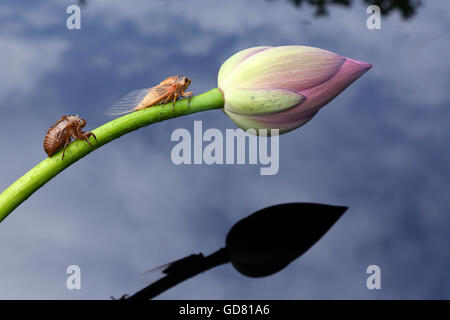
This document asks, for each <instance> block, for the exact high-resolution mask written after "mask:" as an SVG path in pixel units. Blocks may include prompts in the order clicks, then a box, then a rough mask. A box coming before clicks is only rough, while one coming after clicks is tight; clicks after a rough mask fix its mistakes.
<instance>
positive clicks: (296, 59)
mask: <svg viewBox="0 0 450 320" xmlns="http://www.w3.org/2000/svg"><path fill="white" fill-rule="evenodd" d="M371 67H372V65H370V64H368V63H364V62H360V61H356V60H352V59H349V58H346V57H343V56H340V55H338V54H336V53H333V52H330V51H327V50H323V49H318V48H313V47H307V46H282V47H254V48H250V49H246V50H243V51H240V52H238V53H236V54H234V55H233V56H231V57H230V58H229V59H228V60H227V61H225V62H224V64H223V65H222V67H221V68H220V71H219V76H218V87H219V88H220V89H221V90H222V93H223V96H224V100H225V105H224V112H225V113H226V114H227V115H228V116H229V117H230V118H231V120H232V121H233V122H234V123H235V124H236V125H237V126H238V127H240V128H242V129H243V130H247V129H249V128H253V129H262V128H266V129H279V130H280V133H285V132H288V131H291V130H293V129H295V128H298V127H300V126H302V125H303V124H305V123H306V122H307V121H309V120H310V119H311V118H312V117H313V116H314V115H315V114H316V113H317V112H318V111H319V109H320V108H322V107H323V106H324V105H326V104H327V103H328V102H330V101H331V100H332V99H333V98H334V97H336V96H337V95H338V94H339V93H340V92H341V91H343V90H344V89H345V88H346V87H348V86H349V85H350V84H351V83H352V82H353V81H355V80H356V79H358V78H359V77H360V76H361V75H362V74H364V73H365V72H366V71H367V70H369V69H370V68H371Z"/></svg>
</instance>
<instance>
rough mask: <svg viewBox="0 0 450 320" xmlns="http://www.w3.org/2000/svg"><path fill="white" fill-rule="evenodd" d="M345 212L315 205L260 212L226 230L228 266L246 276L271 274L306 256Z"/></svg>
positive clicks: (298, 204) (286, 206)
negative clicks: (304, 254)
mask: <svg viewBox="0 0 450 320" xmlns="http://www.w3.org/2000/svg"><path fill="white" fill-rule="evenodd" d="M346 210H347V207H338V206H329V205H323V204H314V203H288V204H280V205H276V206H272V207H268V208H265V209H262V210H259V211H257V212H255V213H253V214H252V215H250V216H249V217H247V218H244V219H242V220H240V221H239V222H237V223H236V224H235V225H234V226H233V227H232V228H231V230H230V231H229V233H228V235H227V238H226V249H227V251H228V255H229V258H230V260H231V263H232V264H233V266H234V267H235V268H236V269H237V270H238V271H239V272H240V273H242V274H244V275H246V276H249V277H264V276H268V275H271V274H274V273H276V272H278V271H280V270H282V269H283V268H284V267H286V266H287V265H288V264H289V263H291V262H292V261H293V260H295V259H297V258H298V257H300V256H301V255H302V254H303V253H305V252H306V251H307V250H308V249H309V248H310V247H311V246H312V245H313V244H314V243H316V242H317V241H318V240H319V239H320V238H321V237H322V236H323V235H324V234H325V233H326V232H327V231H328V230H329V229H330V228H331V226H332V225H333V224H334V223H335V222H336V221H337V220H338V219H339V218H340V217H341V215H342V214H343V213H344V212H345V211H346Z"/></svg>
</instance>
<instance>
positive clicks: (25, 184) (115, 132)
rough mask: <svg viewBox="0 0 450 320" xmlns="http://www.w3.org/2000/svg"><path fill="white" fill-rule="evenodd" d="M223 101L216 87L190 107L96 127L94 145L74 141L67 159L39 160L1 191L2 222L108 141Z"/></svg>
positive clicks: (167, 107) (156, 109) (151, 111)
mask: <svg viewBox="0 0 450 320" xmlns="http://www.w3.org/2000/svg"><path fill="white" fill-rule="evenodd" d="M223 104H224V100H223V95H222V93H221V91H220V90H219V89H217V88H216V89H213V90H210V91H208V92H205V93H203V94H201V95H198V96H195V97H193V98H192V99H191V101H190V106H189V107H188V100H187V99H184V100H181V101H178V102H176V103H175V109H174V110H172V103H168V104H164V105H158V106H153V107H150V108H147V109H144V110H140V111H136V112H132V113H130V114H128V115H126V116H123V117H120V118H117V119H115V120H113V121H110V122H108V123H106V124H104V125H102V126H101V127H98V128H97V129H95V130H92V132H93V133H94V134H95V135H96V136H97V142H94V140H93V139H92V138H91V141H92V145H93V147H91V146H89V145H88V144H87V143H86V141H81V140H77V141H74V142H72V143H71V144H70V145H69V146H68V147H67V149H66V153H65V155H64V160H61V157H62V154H61V152H62V151H59V152H58V153H56V154H54V155H53V156H52V157H51V158H47V159H45V160H44V161H42V162H41V163H39V164H38V165H37V166H35V167H34V168H33V169H31V170H30V171H28V172H27V173H26V174H25V175H23V176H22V177H21V178H19V179H18V180H17V181H16V182H14V183H13V184H12V185H10V186H9V187H8V188H7V189H6V190H5V191H3V193H1V194H0V222H1V221H3V220H4V219H5V218H6V217H7V216H8V215H9V214H10V213H11V212H12V211H13V210H14V209H15V208H17V207H18V206H19V205H20V204H21V203H22V202H24V201H25V200H26V199H27V198H28V197H30V196H31V195H32V194H33V193H34V192H35V191H36V190H38V189H39V188H40V187H42V186H43V185H44V184H46V183H47V182H48V181H50V180H51V179H52V178H54V177H55V176H56V175H57V174H58V173H60V172H61V171H63V170H64V169H66V168H67V167H69V166H70V165H71V164H73V163H74V162H76V161H78V160H80V159H81V158H83V157H84V156H85V155H87V154H89V153H91V152H92V151H94V150H96V149H98V148H100V147H101V146H103V145H104V144H106V143H108V142H110V141H112V140H114V139H117V138H119V137H120V136H123V135H124V134H126V133H128V132H131V131H134V130H137V129H139V128H142V127H145V126H148V125H150V124H152V123H155V122H160V121H164V120H168V119H172V118H177V117H180V116H184V115H188V114H191V113H196V112H201V111H207V110H212V109H219V108H222V107H223Z"/></svg>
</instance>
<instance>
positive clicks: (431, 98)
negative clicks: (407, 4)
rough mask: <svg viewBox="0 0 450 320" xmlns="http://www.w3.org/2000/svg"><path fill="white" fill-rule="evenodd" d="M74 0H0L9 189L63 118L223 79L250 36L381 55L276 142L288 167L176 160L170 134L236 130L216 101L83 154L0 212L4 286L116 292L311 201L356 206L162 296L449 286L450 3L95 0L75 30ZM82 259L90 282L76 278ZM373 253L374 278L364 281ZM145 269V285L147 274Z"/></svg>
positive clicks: (1, 119)
mask: <svg viewBox="0 0 450 320" xmlns="http://www.w3.org/2000/svg"><path fill="white" fill-rule="evenodd" d="M69 4H72V2H67V3H64V2H61V1H46V2H38V1H25V2H20V3H19V2H17V1H9V2H3V3H2V4H0V21H1V22H0V70H2V72H0V83H1V84H2V85H1V86H0V136H1V139H0V148H1V150H3V152H2V166H1V168H0V188H1V189H4V188H6V187H7V186H8V185H9V184H11V183H12V182H13V181H14V180H15V179H17V178H18V177H19V176H21V175H22V174H23V173H25V172H26V171H27V170H28V169H30V168H31V167H32V166H34V165H35V164H37V163H38V162H40V161H41V160H43V159H44V158H45V153H44V151H43V148H42V141H43V137H44V136H45V133H46V131H47V129H48V128H49V126H50V125H51V124H53V122H55V121H56V120H57V119H58V118H59V117H60V116H61V115H64V114H79V115H80V116H82V117H84V118H86V119H87V121H88V123H87V129H88V130H89V129H93V128H95V127H97V126H99V125H101V124H103V123H104V122H106V121H108V119H107V118H105V116H104V115H103V112H104V110H105V109H106V108H107V107H108V106H109V105H111V104H112V103H113V102H114V101H115V100H117V99H118V98H120V97H121V96H122V95H124V94H125V93H127V92H128V91H131V90H134V89H139V88H143V87H146V86H149V85H152V84H154V83H157V82H159V81H160V80H162V79H164V78H166V77H167V76H170V75H178V74H185V75H189V76H190V77H191V78H192V85H191V86H190V89H191V90H192V91H193V92H194V94H198V93H201V92H204V91H206V90H209V89H211V88H214V87H216V85H217V72H218V70H219V68H220V65H221V64H222V63H223V62H224V61H225V60H226V59H227V58H228V57H229V56H231V55H232V54H233V53H235V52H237V51H239V50H241V49H245V48H248V47H252V46H258V45H272V46H276V45H291V44H296V45H297V44H298V45H310V46H316V47H320V48H323V49H327V50H331V51H334V52H337V53H339V54H341V55H344V56H347V57H350V58H354V59H358V60H362V61H366V62H368V63H372V64H373V65H374V67H373V68H372V69H371V70H370V71H369V72H368V73H366V74H365V75H364V76H363V77H362V78H361V79H359V80H357V81H356V82H355V83H354V84H352V85H351V86H350V87H349V88H348V89H346V90H345V91H344V92H343V93H342V94H341V95H340V96H338V97H337V98H336V99H335V100H333V101H332V102H331V103H330V104H329V105H327V106H326V107H324V108H323V109H322V110H321V111H320V112H319V113H318V114H317V115H316V116H315V117H314V119H312V120H311V121H310V122H309V123H307V124H306V125H305V126H303V127H301V128H300V129H297V130H295V131H293V132H290V133H288V134H285V135H283V136H281V137H280V170H279V173H278V174H277V175H274V176H260V175H259V167H258V166H208V165H202V166H195V165H191V166H187V165H185V166H176V165H174V164H173V163H172V162H171V159H170V152H171V149H172V147H173V146H174V144H175V143H174V142H172V141H170V136H171V133H172V131H173V130H175V129H177V128H187V129H190V130H192V128H193V121H194V120H202V121H203V127H204V128H205V129H206V128H219V129H223V130H224V129H226V128H234V125H233V123H232V122H231V120H229V119H228V118H227V117H226V116H225V115H224V114H223V113H222V112H220V111H210V112H206V113H201V114H196V115H191V116H187V117H182V118H178V119H173V120H170V121H167V122H164V123H159V124H155V125H152V126H150V127H147V128H143V129H141V130H139V131H136V132H133V133H131V134H128V135H126V136H124V137H122V138H120V139H119V140H117V141H114V142H112V143H110V144H108V145H106V146H104V147H102V148H101V149H99V150H97V151H96V152H94V153H92V154H91V155H89V156H88V157H86V158H84V159H82V160H81V161H80V162H78V163H76V164H75V165H73V166H72V167H70V168H69V169H68V170H66V171H64V172H63V173H61V174H60V175H58V176H57V177H56V178H55V179H53V180H52V181H51V182H50V183H48V184H47V185H46V186H44V187H43V188H42V189H41V190H39V191H38V192H37V193H36V194H34V195H33V196H32V197H31V198H30V199H28V200H27V201H26V202H24V203H23V204H22V205H21V206H20V207H19V208H17V209H16V210H15V212H14V213H13V214H11V215H10V216H9V217H8V218H7V219H6V220H5V221H4V222H2V223H1V224H0V255H1V257H2V263H1V266H0V271H1V272H0V298H3V299H10V298H25V299H29V298H41V299H49V298H61V299H81V298H87V299H93V298H96V299H103V298H105V299H107V298H109V297H110V296H111V295H113V296H116V297H117V296H120V295H122V294H124V293H132V292H135V291H136V290H138V289H140V288H142V287H143V286H145V285H146V281H144V280H143V279H142V277H140V274H141V273H142V272H143V271H145V270H148V269H150V268H152V267H155V266H158V265H161V264H163V263H166V262H169V261H172V260H174V259H178V258H181V257H184V256H186V255H189V254H191V253H198V252H203V253H204V254H209V253H211V252H213V251H215V250H217V249H219V248H220V247H222V246H223V245H224V241H225V236H226V233H227V231H228V229H229V228H230V227H231V226H232V225H233V224H234V223H235V222H237V221H238V220H239V219H241V218H243V217H245V216H247V215H248V214H250V213H251V212H253V211H256V210H258V209H261V208H263V207H265V206H269V205H272V204H276V203H282V202H291V201H295V202H298V201H303V202H320V203H327V204H335V205H347V206H349V207H350V209H349V210H348V211H347V213H346V214H345V215H344V216H343V217H342V218H341V219H340V220H339V221H338V223H337V224H336V225H335V226H334V227H333V228H332V229H331V230H330V231H329V232H328V233H327V234H326V236H325V237H324V238H322V239H321V240H320V241H319V242H318V243H317V244H316V245H315V246H314V247H313V248H312V249H311V250H310V251H308V252H307V253H306V254H305V255H304V256H302V257H301V258H300V259H298V260H296V261H295V262H293V263H292V264H290V265H289V266H288V267H287V268H286V269H285V270H283V271H282V272H280V273H278V274H276V275H274V276H271V277H267V278H262V279H249V278H246V277H244V276H241V275H240V274H238V273H237V272H236V271H235V270H234V269H233V268H232V267H231V266H230V265H226V266H222V267H219V268H216V269H214V270H211V271H209V272H206V273H205V274H202V275H200V276H197V277H195V278H193V279H191V280H189V281H186V282H185V283H183V284H181V285H179V286H177V287H175V288H173V289H172V290H169V291H167V292H166V293H164V294H163V295H161V296H160V298H165V299H168V298H176V299H182V298H186V299H201V298H203V299H205V298H206V299H222V298H224V299H240V298H242V299H354V298H357V299H379V298H385V299H392V298H397V299H410V298H423V299H428V298H450V289H449V286H448V285H447V284H448V283H449V282H450V271H449V269H448V265H449V264H450V255H449V250H448V244H449V242H450V237H449V234H448V226H449V225H450V217H449V215H448V212H450V197H449V196H448V181H449V178H450V168H449V165H448V164H449V157H450V153H449V151H448V150H447V149H448V148H447V146H448V141H449V138H450V129H449V128H450V127H449V126H448V123H449V121H450V111H449V108H448V101H449V98H450V93H449V91H448V88H449V71H450V70H449V69H450V65H449V60H448V52H449V50H450V41H449V38H448V32H449V31H450V22H449V21H450V19H449V16H450V6H449V5H448V4H447V3H445V2H444V1H432V2H431V1H429V2H426V3H424V4H423V5H422V6H421V7H420V8H419V10H418V12H417V14H416V16H414V17H413V18H411V19H410V20H406V21H405V20H403V19H402V18H401V17H400V15H399V14H397V13H392V14H391V15H389V16H388V17H383V18H382V28H383V29H382V30H373V31H371V30H368V29H367V28H366V25H365V21H366V18H367V15H366V13H365V11H366V7H364V6H362V5H361V3H360V2H359V1H357V2H355V4H354V5H353V6H352V7H351V8H350V9H348V8H339V7H336V8H331V9H330V14H329V15H328V16H326V17H322V18H318V19H316V18H315V17H314V14H313V13H314V12H313V10H312V9H311V8H308V7H307V6H302V7H301V8H300V9H296V8H295V7H294V6H293V5H292V4H290V3H288V2H286V1H260V0H252V1H245V2H244V1H237V0H234V1H226V2H225V1H200V0H196V1H195V0H194V1H190V2H189V4H187V3H186V2H182V1H170V2H166V1H151V2H150V1H90V2H89V3H88V4H87V5H86V6H83V7H82V9H81V10H82V22H81V27H82V29H81V30H80V31H69V30H67V29H66V26H65V21H66V17H67V15H66V13H65V10H66V7H67V5H69ZM71 264H77V265H79V266H80V267H81V272H82V289H81V290H72V291H70V290H67V289H66V287H65V283H66V282H65V281H66V277H67V274H66V273H65V270H66V268H67V266H69V265H71ZM370 264H377V265H379V266H380V267H381V272H382V289H381V290H379V291H370V290H368V289H367V288H366V285H365V281H366V277H367V275H366V273H365V271H366V268H367V266H368V265H370ZM147 280H148V279H147Z"/></svg>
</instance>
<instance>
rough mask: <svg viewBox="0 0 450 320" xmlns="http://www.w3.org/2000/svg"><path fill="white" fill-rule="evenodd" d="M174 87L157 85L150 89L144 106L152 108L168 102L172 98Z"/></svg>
mask: <svg viewBox="0 0 450 320" xmlns="http://www.w3.org/2000/svg"><path fill="white" fill-rule="evenodd" d="M173 94H174V87H173V85H171V84H159V85H157V86H156V87H153V88H150V90H149V93H148V95H147V97H146V101H145V102H146V104H147V105H148V106H154V105H158V104H163V103H167V102H169V100H170V98H171V97H173Z"/></svg>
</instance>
